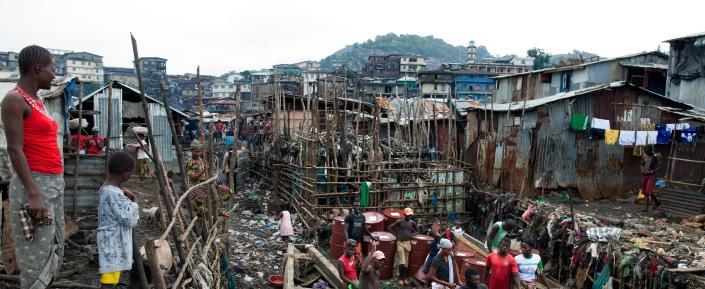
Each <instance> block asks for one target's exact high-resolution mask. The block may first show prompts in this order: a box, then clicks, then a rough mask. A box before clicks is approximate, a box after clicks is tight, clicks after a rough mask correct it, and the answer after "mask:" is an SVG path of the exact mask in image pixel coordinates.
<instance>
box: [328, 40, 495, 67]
mask: <svg viewBox="0 0 705 289" xmlns="http://www.w3.org/2000/svg"><path fill="white" fill-rule="evenodd" d="M391 53H398V54H402V55H420V56H425V57H427V58H428V63H429V68H435V66H438V65H439V64H441V63H444V62H460V63H465V61H466V60H467V47H464V46H453V45H451V44H448V43H446V42H445V41H443V39H439V38H435V37H433V36H430V35H429V36H419V35H412V34H401V35H396V34H394V33H389V34H387V35H379V36H377V37H375V39H374V40H372V39H369V40H367V41H365V42H363V43H355V44H352V45H348V46H346V47H345V48H343V49H340V50H338V51H336V52H335V53H333V54H332V55H330V56H328V57H326V58H324V59H323V60H321V67H322V68H324V69H332V68H334V67H338V66H341V65H348V66H349V67H350V68H352V69H355V70H360V69H361V68H362V66H363V65H364V64H365V61H367V57H368V56H370V55H384V54H391ZM487 57H491V55H490V53H489V52H488V51H487V48H486V47H485V46H482V45H480V46H478V47H477V58H478V59H482V58H487Z"/></svg>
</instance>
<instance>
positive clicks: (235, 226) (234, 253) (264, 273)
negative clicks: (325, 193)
mask: <svg viewBox="0 0 705 289" xmlns="http://www.w3.org/2000/svg"><path fill="white" fill-rule="evenodd" d="M259 187H260V186H259V185H255V186H251V185H250V186H248V187H247V188H245V189H243V190H240V191H239V192H238V193H237V194H236V195H235V202H236V203H238V204H239V208H240V211H239V212H238V213H237V214H234V215H233V217H232V220H231V225H230V227H229V229H228V233H229V235H230V239H231V240H232V246H231V247H230V253H231V254H230V256H231V258H230V261H231V264H230V266H231V267H232V268H233V271H234V272H235V279H236V280H237V282H238V285H239V286H238V288H262V286H263V285H264V284H267V282H268V278H269V276H271V275H280V274H281V272H282V271H283V268H282V266H283V265H282V264H283V263H282V256H284V253H283V252H284V245H283V242H282V240H281V237H280V236H279V224H278V222H277V221H276V220H275V217H274V216H275V215H274V214H275V212H274V211H273V210H269V208H270V207H271V206H270V203H271V202H273V199H272V196H271V195H272V193H271V192H270V191H265V190H260V189H259ZM296 217H297V216H296V214H295V213H294V212H292V224H293V225H294V232H295V235H296V236H301V234H302V231H303V229H302V228H301V225H300V224H298V223H297V222H296Z"/></svg>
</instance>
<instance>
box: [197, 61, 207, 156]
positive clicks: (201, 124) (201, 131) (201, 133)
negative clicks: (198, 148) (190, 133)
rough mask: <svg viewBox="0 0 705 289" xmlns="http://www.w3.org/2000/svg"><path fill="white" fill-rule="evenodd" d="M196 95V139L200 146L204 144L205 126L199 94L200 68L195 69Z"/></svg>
mask: <svg viewBox="0 0 705 289" xmlns="http://www.w3.org/2000/svg"><path fill="white" fill-rule="evenodd" d="M196 93H197V94H198V121H199V124H198V139H199V140H200V141H201V145H204V144H205V143H206V132H205V127H206V124H205V123H204V122H203V94H202V93H201V66H197V67H196Z"/></svg>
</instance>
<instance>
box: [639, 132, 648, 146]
mask: <svg viewBox="0 0 705 289" xmlns="http://www.w3.org/2000/svg"><path fill="white" fill-rule="evenodd" d="M647 135H648V134H647V133H646V131H643V130H640V131H637V132H636V145H638V146H645V145H646V136H647Z"/></svg>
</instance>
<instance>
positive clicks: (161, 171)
mask: <svg viewBox="0 0 705 289" xmlns="http://www.w3.org/2000/svg"><path fill="white" fill-rule="evenodd" d="M130 37H131V38H132V52H133V54H134V61H135V71H136V73H137V79H138V83H139V90H140V96H141V97H142V109H143V111H144V119H145V123H146V126H147V135H148V137H149V142H150V144H152V145H151V149H152V156H153V157H154V163H155V168H156V175H157V181H158V183H159V189H160V191H161V192H162V196H163V199H164V204H165V208H166V210H167V213H168V214H169V216H171V218H176V217H175V214H177V213H178V211H174V210H173V208H172V204H171V202H172V201H173V195H172V193H171V189H170V188H169V186H168V184H167V182H168V181H167V179H166V172H165V168H164V164H163V163H162V161H161V157H160V155H159V149H158V148H157V145H156V141H155V138H154V134H153V131H152V124H151V120H150V119H149V116H150V113H149V106H148V105H147V98H146V96H145V94H144V84H143V82H142V70H141V67H140V63H139V53H138V52H137V40H136V39H135V37H134V36H132V34H130ZM161 215H162V217H163V216H164V214H161ZM177 231H178V230H177ZM177 231H172V237H173V240H174V245H175V246H176V251H177V254H178V256H179V261H180V262H183V260H184V258H185V254H184V248H183V247H182V244H181V241H179V235H181V234H180V233H179V232H177ZM182 265H183V264H182Z"/></svg>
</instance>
